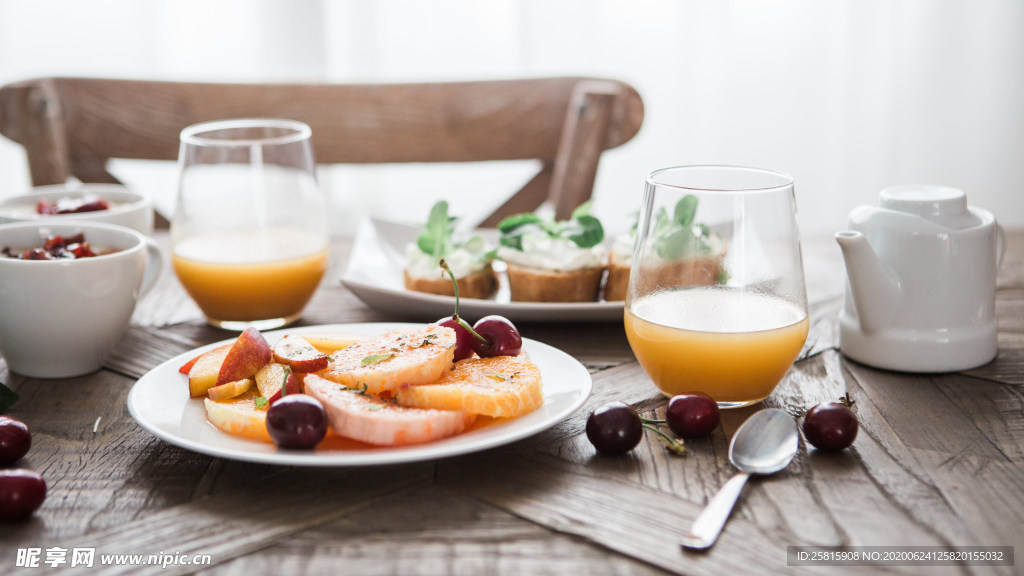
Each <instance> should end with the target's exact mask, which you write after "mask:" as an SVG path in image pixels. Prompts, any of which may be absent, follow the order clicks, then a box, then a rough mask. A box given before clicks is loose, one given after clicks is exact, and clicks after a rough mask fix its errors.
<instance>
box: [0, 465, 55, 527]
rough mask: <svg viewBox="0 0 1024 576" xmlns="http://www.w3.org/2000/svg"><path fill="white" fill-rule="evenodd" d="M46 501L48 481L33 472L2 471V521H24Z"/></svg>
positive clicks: (0, 476) (0, 493) (0, 512)
mask: <svg viewBox="0 0 1024 576" xmlns="http://www.w3.org/2000/svg"><path fill="white" fill-rule="evenodd" d="M45 499H46V481H45V480H43V477H42V476H40V475H39V474H36V473H35V472H33V471H31V470H22V469H17V468H16V469H14V470H0V521H6V522H9V521H12V520H24V519H25V518H28V517H29V516H31V515H32V513H33V512H35V511H36V509H38V508H39V506H40V505H42V503H43V500H45Z"/></svg>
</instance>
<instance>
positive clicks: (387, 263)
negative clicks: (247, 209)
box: [341, 218, 623, 322]
mask: <svg viewBox="0 0 1024 576" xmlns="http://www.w3.org/2000/svg"><path fill="white" fill-rule="evenodd" d="M478 233H480V234H482V235H484V236H490V237H491V238H490V239H492V240H494V241H495V242H496V240H497V231H494V230H481V231H478ZM418 234H419V227H417V226H410V225H408V224H400V223H397V222H388V221H386V220H377V219H372V218H364V219H362V220H361V221H360V222H359V228H358V229H357V231H356V238H355V242H354V243H353V245H352V254H351V256H350V257H349V261H348V267H347V268H346V269H345V272H344V273H343V274H342V275H341V281H342V283H343V284H345V286H346V287H348V289H349V290H351V291H352V292H353V293H354V294H355V295H356V296H358V297H359V299H360V300H362V301H363V302H366V304H367V305H369V306H370V307H372V308H376V309H378V310H383V311H385V312H389V313H392V314H401V315H402V316H405V317H409V318H417V319H421V320H425V321H434V320H437V319H438V318H441V317H443V316H450V315H451V313H452V312H453V311H454V309H455V298H453V297H451V296H438V295H437V294H426V293H423V292H414V291H412V290H406V289H405V281H404V278H403V276H402V271H403V270H404V268H405V247H406V245H407V244H409V243H410V242H413V241H415V240H416V236H417V235H418ZM498 264H499V265H500V264H501V263H500V262H499V263H498ZM498 278H499V281H500V286H499V288H498V292H497V294H496V295H495V296H494V297H493V298H492V299H488V300H478V299H475V298H462V299H461V304H460V306H459V313H460V314H461V315H463V316H466V317H467V318H469V319H471V320H476V319H478V318H481V317H483V316H487V315H488V314H501V315H502V316H504V317H506V318H508V319H509V320H512V321H513V322H565V321H572V322H598V321H600V322H610V321H619V322H621V321H622V304H623V303H622V302H578V303H577V302H572V303H553V302H512V301H510V299H509V291H508V280H507V279H506V278H505V274H504V271H503V270H499V274H498Z"/></svg>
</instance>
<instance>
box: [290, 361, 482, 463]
mask: <svg viewBox="0 0 1024 576" xmlns="http://www.w3.org/2000/svg"><path fill="white" fill-rule="evenodd" d="M305 386H306V394H309V395H310V396H312V397H314V398H316V399H317V400H319V401H320V403H321V404H323V405H324V410H326V412H327V418H328V420H329V421H330V423H331V429H332V430H334V433H335V434H338V435H339V436H344V437H346V438H352V439H354V440H359V441H361V442H366V443H368V444H376V445H378V446H402V445H406V444H419V443H422V442H430V441H431V440H437V439H440V438H446V437H448V436H452V435H455V434H458V433H459V432H462V431H463V430H465V429H466V427H467V426H469V425H470V424H472V423H473V421H474V420H475V419H476V415H475V414H469V413H468V412H464V411H462V410H422V409H419V408H406V407H403V406H399V405H398V404H395V403H394V402H388V401H385V400H381V399H380V398H377V397H375V396H370V395H368V394H366V393H362V392H358V391H356V390H353V389H349V388H345V387H344V386H340V385H338V384H336V383H334V382H331V381H330V380H326V379H324V378H321V377H320V376H318V375H316V374H309V375H307V376H306V378H305Z"/></svg>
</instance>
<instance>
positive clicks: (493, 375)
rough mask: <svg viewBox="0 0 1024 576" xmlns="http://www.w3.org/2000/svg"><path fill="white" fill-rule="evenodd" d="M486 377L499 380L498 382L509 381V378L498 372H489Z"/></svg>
mask: <svg viewBox="0 0 1024 576" xmlns="http://www.w3.org/2000/svg"><path fill="white" fill-rule="evenodd" d="M484 376H487V377H488V378H490V379H492V380H498V381H501V382H505V381H507V380H508V378H505V377H504V376H502V375H501V374H498V373H497V372H488V373H486V374H484Z"/></svg>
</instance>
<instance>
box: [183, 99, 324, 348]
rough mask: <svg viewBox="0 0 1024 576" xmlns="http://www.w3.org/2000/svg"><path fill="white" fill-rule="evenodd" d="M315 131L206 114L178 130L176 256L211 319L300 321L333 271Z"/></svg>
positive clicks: (265, 325)
mask: <svg viewBox="0 0 1024 576" xmlns="http://www.w3.org/2000/svg"><path fill="white" fill-rule="evenodd" d="M311 134H312V131H311V130H310V128H309V126H307V125H306V124H303V123H302V122H295V121H292V120H272V119H244V120H224V121H219V122H208V123H204V124H196V125H194V126H189V127H188V128H185V129H184V130H182V131H181V149H180V152H179V157H178V165H179V170H180V180H179V184H178V185H179V190H178V207H177V210H176V211H175V213H174V221H173V222H172V223H171V258H172V261H173V263H174V271H175V272H176V273H177V275H178V279H179V280H181V284H182V285H183V286H184V287H185V290H187V291H188V293H189V295H190V296H192V299H193V300H195V301H196V304H198V305H199V308H200V309H201V310H202V311H203V314H205V315H206V318H207V320H208V321H209V323H210V324H212V325H214V326H217V327H218V328H224V329H227V330H244V329H245V328H248V327H250V326H253V327H256V328H258V329H261V330H264V329H271V328H277V327H280V326H286V325H288V324H290V323H292V322H294V321H295V320H297V319H298V318H299V317H300V316H301V314H302V309H303V308H304V307H305V305H306V303H307V302H309V299H310V297H312V296H313V292H315V291H316V288H317V286H318V285H319V284H320V279H321V278H322V277H323V275H324V272H325V270H326V269H327V246H328V238H327V217H326V214H325V208H324V199H323V194H322V193H321V192H320V189H319V187H318V186H317V181H316V173H315V164H314V162H313V150H312V147H311V145H310V136H311Z"/></svg>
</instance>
